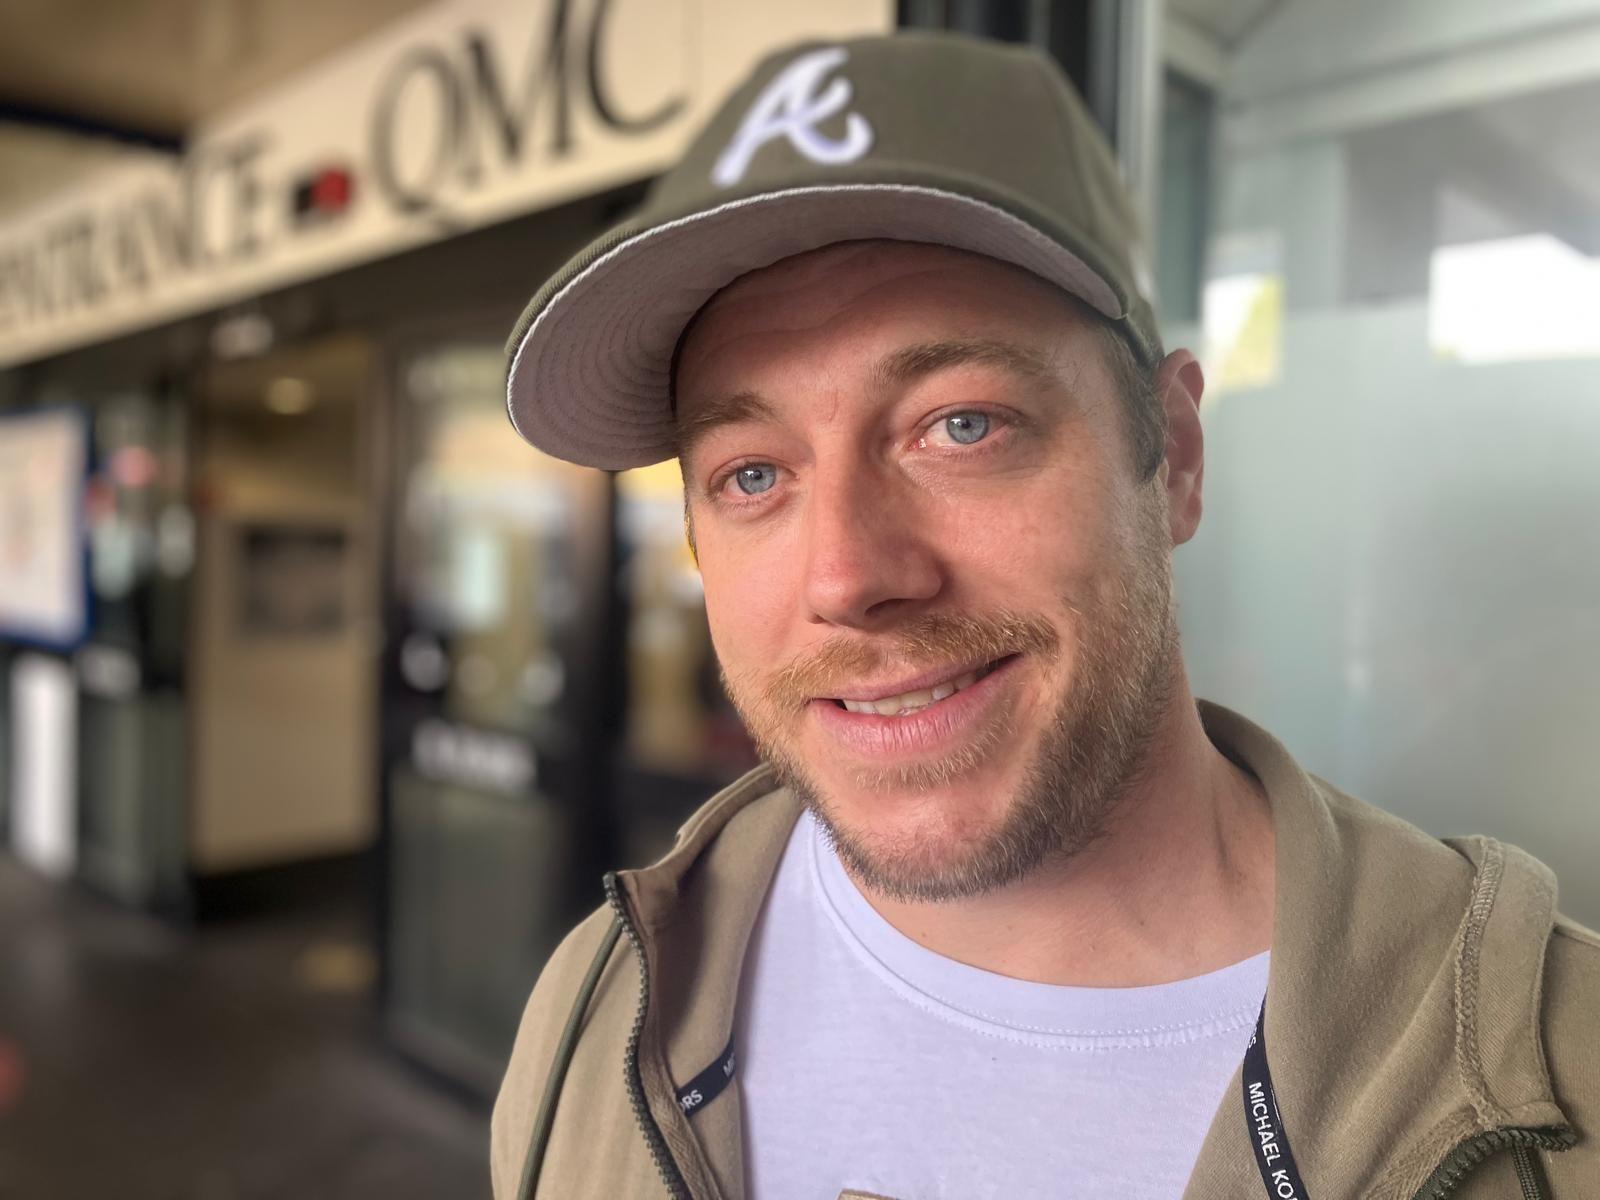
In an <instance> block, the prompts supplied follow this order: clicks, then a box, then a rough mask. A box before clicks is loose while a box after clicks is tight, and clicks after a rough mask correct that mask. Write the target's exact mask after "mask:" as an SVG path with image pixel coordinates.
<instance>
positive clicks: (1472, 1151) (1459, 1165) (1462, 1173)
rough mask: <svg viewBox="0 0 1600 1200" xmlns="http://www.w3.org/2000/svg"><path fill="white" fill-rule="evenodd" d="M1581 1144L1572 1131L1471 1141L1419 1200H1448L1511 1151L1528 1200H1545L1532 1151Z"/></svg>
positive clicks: (1520, 1132) (1502, 1134)
mask: <svg viewBox="0 0 1600 1200" xmlns="http://www.w3.org/2000/svg"><path fill="white" fill-rule="evenodd" d="M1577 1140H1578V1137H1577V1134H1575V1133H1574V1132H1573V1131H1572V1130H1570V1129H1564V1128H1554V1129H1491V1130H1489V1132H1487V1133H1480V1134H1478V1135H1477V1136H1476V1137H1472V1138H1468V1139H1467V1140H1466V1141H1464V1142H1462V1143H1461V1144H1460V1145H1459V1146H1457V1147H1456V1148H1455V1149H1454V1150H1452V1151H1451V1152H1450V1157H1448V1158H1446V1159H1445V1160H1444V1161H1443V1162H1442V1163H1440V1164H1439V1166H1438V1168H1437V1169H1436V1170H1435V1171H1434V1172H1433V1174H1432V1175H1430V1176H1428V1181H1427V1182H1426V1183H1424V1184H1423V1185H1422V1190H1421V1191H1419V1192H1418V1193H1417V1196H1416V1200H1445V1198H1446V1197H1448V1196H1449V1195H1450V1194H1451V1193H1452V1192H1454V1191H1455V1190H1456V1189H1457V1188H1458V1187H1460V1186H1461V1183H1462V1181H1463V1180H1464V1179H1466V1177H1467V1176H1468V1175H1469V1174H1470V1173H1471V1172H1472V1170H1473V1168H1475V1167H1476V1166H1478V1164H1479V1163H1481V1162H1483V1160H1484V1159H1486V1158H1488V1157H1489V1156H1490V1155H1491V1154H1494V1153H1495V1152H1496V1151H1499V1150H1506V1149H1509V1150H1511V1152H1512V1153H1513V1155H1515V1156H1516V1160H1517V1180H1518V1182H1519V1183H1520V1184H1521V1185H1522V1195H1523V1197H1524V1200H1544V1193H1543V1190H1542V1189H1541V1188H1540V1187H1539V1183H1538V1178H1537V1176H1535V1175H1534V1174H1533V1170H1532V1164H1531V1163H1530V1162H1528V1161H1527V1154H1528V1151H1529V1150H1550V1151H1561V1150H1566V1149H1569V1148H1571V1146H1572V1145H1573V1143H1575V1142H1576V1141H1577Z"/></svg>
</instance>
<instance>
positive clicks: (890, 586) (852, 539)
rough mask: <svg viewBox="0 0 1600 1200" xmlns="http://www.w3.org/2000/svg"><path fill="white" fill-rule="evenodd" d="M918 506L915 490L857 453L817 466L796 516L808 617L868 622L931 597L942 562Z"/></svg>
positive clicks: (863, 625)
mask: <svg viewBox="0 0 1600 1200" xmlns="http://www.w3.org/2000/svg"><path fill="white" fill-rule="evenodd" d="M918 510H919V505H918V504H917V501H916V497H915V496H913V495H908V494H906V493H905V491H904V490H901V489H897V488H896V487H895V486H894V482H893V480H892V478H884V477H882V476H880V475H878V474H877V473H875V472H872V471H871V470H869V469H867V468H865V467H863V466H862V465H860V464H859V460H857V463H856V464H853V465H849V466H840V467H837V468H833V469H825V470H818V471H817V472H816V473H815V474H814V475H813V477H812V486H811V487H810V488H809V489H808V494H807V497H806V512H805V518H804V519H805V535H806V536H805V554H806V561H805V587H804V599H805V604H806V607H807V609H808V614H807V615H808V619H810V620H812V621H815V622H821V623H827V624H830V625H840V626H845V627H848V628H855V629H872V628H876V627H879V626H882V625H884V624H887V623H889V622H892V621H893V620H895V619H897V618H899V617H901V616H903V615H905V614H906V613H907V612H908V611H911V610H914V609H916V608H919V607H921V606H922V605H924V604H925V603H927V602H928V601H930V600H932V599H933V598H934V597H936V596H937V595H938V594H939V592H940V590H941V588H942V587H943V586H944V569H943V567H942V565H941V563H940V560H939V556H938V553H937V548H936V544H935V541H934V539H933V535H934V533H936V531H935V530H930V529H928V528H927V527H926V524H925V522H924V521H922V520H921V519H920V516H919V511H918Z"/></svg>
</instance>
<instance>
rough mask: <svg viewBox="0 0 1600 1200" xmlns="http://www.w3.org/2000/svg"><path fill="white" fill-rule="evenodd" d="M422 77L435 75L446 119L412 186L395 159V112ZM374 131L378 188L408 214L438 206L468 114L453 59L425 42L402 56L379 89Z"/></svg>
mask: <svg viewBox="0 0 1600 1200" xmlns="http://www.w3.org/2000/svg"><path fill="white" fill-rule="evenodd" d="M418 76H431V77H432V78H433V80H434V86H435V88H436V90H437V92H438V95H439V108H440V114H441V119H440V121H439V137H438V141H437V142H436V143H435V145H434V147H433V159H432V161H431V162H430V164H429V166H428V170H427V171H426V172H425V173H424V174H423V176H422V178H421V179H418V180H417V181H416V182H415V183H413V184H411V185H410V186H408V185H407V183H406V181H404V180H402V179H401V178H400V173H399V169H398V166H397V164H396V163H395V116H396V114H397V113H398V112H399V111H400V97H401V94H402V93H403V92H404V91H405V89H406V85H407V84H409V83H410V82H411V80H412V79H413V78H416V77H418ZM374 121H375V123H374V126H373V130H372V167H373V173H374V175H375V176H376V178H377V181H378V190H379V191H381V192H383V194H384V195H385V196H387V197H388V199H389V203H391V204H392V205H394V207H395V208H397V209H399V210H400V211H401V212H404V213H416V212H421V211H422V210H424V209H426V208H428V207H430V206H431V205H432V204H433V199H434V193H435V192H436V191H437V190H438V186H439V183H440V182H441V181H442V180H443V179H444V176H445V172H446V171H447V170H449V168H450V161H451V159H452V158H453V157H454V155H455V152H456V148H457V139H458V138H459V137H460V136H461V130H462V124H463V113H462V105H461V89H460V88H459V87H458V86H457V84H456V77H455V73H454V72H453V71H451V69H450V60H449V59H447V58H446V57H445V56H444V55H443V54H442V53H440V52H439V51H438V50H435V49H434V48H433V47H431V46H422V47H419V48H418V49H416V50H413V51H412V52H411V53H410V54H408V55H406V56H405V57H404V58H402V59H401V60H400V62H399V64H398V65H397V66H396V67H395V69H394V71H393V72H392V73H391V74H390V76H389V78H388V79H387V80H385V81H384V86H383V89H382V91H380V92H379V93H378V104H377V110H376V112H375V114H374Z"/></svg>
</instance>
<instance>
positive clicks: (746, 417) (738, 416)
mask: <svg viewBox="0 0 1600 1200" xmlns="http://www.w3.org/2000/svg"><path fill="white" fill-rule="evenodd" d="M751 422H758V423H764V424H768V425H775V424H777V422H778V414H777V413H776V412H775V411H774V410H773V407H772V405H770V404H768V403H767V402H766V401H765V400H763V399H762V398H761V397H760V396H758V395H756V394H755V393H754V392H735V393H734V394H733V395H731V396H719V397H718V398H716V399H714V400H708V401H706V402H705V403H704V404H702V405H700V406H699V407H698V408H697V409H696V410H695V414H694V416H692V417H690V418H688V419H687V420H682V421H679V422H678V458H679V460H680V461H681V460H682V459H685V458H687V457H688V456H689V451H691V450H692V449H694V447H695V444H696V443H698V442H699V441H700V440H701V439H702V438H704V437H705V436H706V435H707V434H709V433H711V432H712V431H713V430H715V429H720V428H721V427H722V426H724V425H738V424H746V423H751Z"/></svg>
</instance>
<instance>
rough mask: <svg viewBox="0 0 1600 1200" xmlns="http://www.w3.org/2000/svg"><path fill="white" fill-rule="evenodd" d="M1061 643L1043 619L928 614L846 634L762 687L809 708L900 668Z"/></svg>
mask: <svg viewBox="0 0 1600 1200" xmlns="http://www.w3.org/2000/svg"><path fill="white" fill-rule="evenodd" d="M1060 646H1061V640H1060V638H1059V637H1058V636H1057V634H1056V631H1055V629H1054V627H1053V626H1051V625H1050V623H1049V622H1048V621H1045V620H1044V619H1043V618H1042V617H1036V616H1029V615H1026V614H1023V613H1014V612H1005V611H1001V612H996V613H992V614H988V615H985V616H975V615H967V614H959V613H924V614H923V615H921V616H918V617H913V618H911V619H910V620H908V621H906V622H905V623H904V624H902V625H899V626H896V627H895V629H894V630H893V631H892V632H890V633H885V634H880V635H877V636H873V637H870V638H863V637H861V636H840V637H837V638H834V639H833V640H831V641H828V642H825V643H823V644H822V645H821V646H819V647H818V648H817V649H816V650H814V651H811V652H810V653H808V654H806V655H805V656H804V657H803V658H798V659H796V660H794V661H793V662H791V663H788V664H786V665H785V666H784V667H782V668H781V669H780V670H779V671H778V672H777V673H776V674H775V675H774V676H773V677H772V678H771V680H770V681H768V682H767V684H766V686H765V687H764V688H763V689H762V691H763V692H764V693H765V696H766V700H767V703H768V704H770V705H771V706H772V707H773V708H775V709H776V710H778V711H780V712H784V711H788V712H793V711H795V710H797V709H800V708H804V707H805V706H806V705H807V704H809V703H810V702H811V701H812V700H814V699H816V698H817V697H818V696H831V695H834V694H835V693H837V692H838V691H840V690H841V688H842V685H845V684H849V683H851V682H853V681H855V680H858V679H860V678H861V677H862V676H863V675H869V674H872V673H874V672H877V671H881V670H883V669H884V668H886V667H890V666H898V667H907V668H911V669H919V668H933V667H939V666H944V665H946V664H953V663H968V662H970V663H973V664H975V665H976V664H983V663H990V662H993V661H995V660H996V659H1000V658H1007V657H1010V656H1011V655H1013V654H1037V655H1040V656H1042V657H1046V658H1051V657H1054V656H1055V655H1056V654H1057V653H1059V651H1060Z"/></svg>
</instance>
